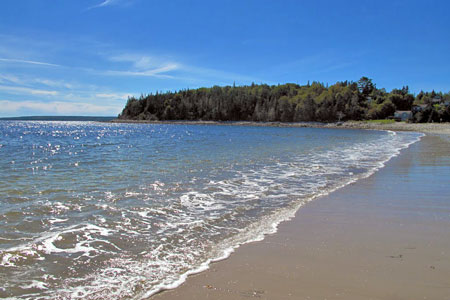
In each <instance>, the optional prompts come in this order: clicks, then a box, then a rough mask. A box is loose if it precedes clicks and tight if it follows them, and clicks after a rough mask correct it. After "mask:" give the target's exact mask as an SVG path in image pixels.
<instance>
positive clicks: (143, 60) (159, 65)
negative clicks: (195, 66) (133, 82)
mask: <svg viewBox="0 0 450 300" xmlns="http://www.w3.org/2000/svg"><path fill="white" fill-rule="evenodd" d="M108 60H110V61H112V62H116V63H126V64H128V65H129V68H128V70H108V71H104V72H102V74H103V75H117V76H147V77H161V78H173V76H170V75H167V74H162V73H167V72H170V71H175V70H178V69H179V68H180V65H179V64H178V63H175V62H170V61H166V60H164V59H162V58H160V57H156V56H148V55H138V54H129V53H126V54H120V55H115V56H110V57H108Z"/></svg>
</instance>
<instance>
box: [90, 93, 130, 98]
mask: <svg viewBox="0 0 450 300" xmlns="http://www.w3.org/2000/svg"><path fill="white" fill-rule="evenodd" d="M131 96H132V95H131V94H129V93H97V94H95V97H97V98H104V99H128V97H131Z"/></svg>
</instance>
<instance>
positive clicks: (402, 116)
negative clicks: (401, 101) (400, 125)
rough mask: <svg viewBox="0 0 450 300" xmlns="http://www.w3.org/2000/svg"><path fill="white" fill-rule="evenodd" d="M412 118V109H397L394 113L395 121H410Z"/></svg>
mask: <svg viewBox="0 0 450 300" xmlns="http://www.w3.org/2000/svg"><path fill="white" fill-rule="evenodd" d="M411 119H412V112H411V111H410V110H397V111H396V112H395V113H394V120H395V121H409V120H411Z"/></svg>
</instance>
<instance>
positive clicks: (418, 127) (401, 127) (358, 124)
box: [108, 119, 450, 135]
mask: <svg viewBox="0 0 450 300" xmlns="http://www.w3.org/2000/svg"><path fill="white" fill-rule="evenodd" d="M108 122H109V123H132V124H178V125H230V126H262V127H304V128H338V129H370V130H392V131H416V132H422V133H430V134H445V135H450V123H404V122H395V123H376V122H364V121H347V122H340V123H320V122H298V123H283V122H249V121H148V120H144V121H139V120H121V119H114V120H111V121H108Z"/></svg>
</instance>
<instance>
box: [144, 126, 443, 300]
mask: <svg viewBox="0 0 450 300" xmlns="http://www.w3.org/2000/svg"><path fill="white" fill-rule="evenodd" d="M339 128H342V127H339ZM358 129H361V128H358ZM363 129H372V128H363ZM381 130H391V129H381ZM428 133H430V132H428ZM431 133H442V132H436V131H434V132H431ZM422 139H423V140H421V141H419V142H417V143H415V144H413V145H411V146H410V148H411V147H413V148H414V149H410V148H407V149H404V150H402V153H401V154H400V155H398V156H396V157H394V158H392V159H391V160H389V161H388V162H387V164H386V166H385V167H384V168H382V169H380V170H379V171H378V172H376V173H375V174H373V175H372V176H369V177H368V178H363V179H361V180H358V181H357V182H356V183H353V184H350V185H348V186H345V187H343V188H342V189H339V190H337V191H334V192H332V193H331V194H329V195H326V196H322V197H319V198H320V199H317V200H316V201H312V202H310V203H307V204H306V205H305V206H304V207H302V208H300V209H299V210H298V211H297V213H296V214H295V217H294V218H293V219H291V220H289V221H287V222H283V223H281V224H280V226H279V230H278V231H277V233H275V234H273V235H267V236H266V237H265V238H264V240H263V241H260V242H252V243H249V244H244V245H241V246H240V247H239V249H237V250H236V252H235V253H234V254H233V255H232V256H231V257H229V258H228V259H226V260H224V261H219V262H215V263H212V264H211V265H210V268H209V270H206V271H204V272H201V273H199V274H196V275H192V276H189V277H188V278H187V281H186V282H185V283H183V284H182V285H181V286H179V287H177V288H175V289H173V290H167V291H163V292H161V293H158V294H156V295H154V296H152V298H151V299H163V300H164V299H168V300H170V299H180V298H185V299H209V298H210V297H213V298H215V299H242V298H247V297H257V298H262V299H290V298H291V296H295V295H296V296H303V297H305V298H302V299H308V298H306V296H308V297H309V296H313V298H314V297H319V296H320V297H330V299H366V298H367V299H372V297H374V298H377V299H378V297H375V294H377V293H386V292H388V291H389V290H390V289H398V288H399V283H398V280H397V279H398V278H391V280H393V281H394V283H391V284H390V285H389V284H387V283H386V282H384V281H383V280H384V279H383V278H384V277H385V276H386V274H384V273H385V272H386V270H390V268H391V267H392V266H390V265H389V264H387V265H386V261H385V258H386V257H388V258H391V260H390V261H389V260H388V262H391V261H393V260H394V261H396V260H400V261H404V260H406V255H405V257H404V254H392V255H387V256H382V257H373V256H371V255H369V256H368V257H369V258H370V260H371V261H372V262H373V265H371V267H372V268H374V269H377V266H378V265H383V268H384V269H383V270H382V271H383V272H382V275H383V276H380V274H376V276H375V277H374V278H372V279H374V280H375V284H374V285H375V289H372V291H370V289H369V291H368V290H367V289H362V290H361V291H360V287H358V286H353V287H352V288H347V289H344V290H342V291H340V292H339V295H342V296H344V295H345V297H343V298H341V297H333V294H332V293H334V292H335V288H333V289H331V290H330V288H329V287H328V289H327V288H323V286H325V287H327V286H328V285H329V284H328V283H327V282H329V281H330V280H335V281H343V283H342V284H343V286H346V287H347V286H352V281H350V280H340V279H339V276H340V275H341V272H342V271H344V272H346V271H347V270H345V268H347V265H351V268H350V269H353V271H355V270H354V269H355V268H356V269H358V266H352V264H353V262H352V261H353V260H355V258H356V260H358V261H359V262H360V263H361V262H363V261H364V260H365V259H367V258H366V257H367V255H366V254H365V253H363V252H362V251H360V250H361V248H366V249H364V250H365V251H369V252H370V251H372V250H371V249H368V248H367V245H371V246H372V247H379V245H378V244H379V243H381V244H383V246H384V247H381V248H380V247H379V248H380V249H378V251H383V249H382V248H392V245H396V243H397V240H401V239H402V235H403V234H404V232H402V234H401V235H400V234H399V232H396V231H395V230H398V229H399V228H395V230H392V228H390V227H389V226H388V225H389V222H394V223H395V222H397V221H396V220H395V218H393V219H392V218H390V219H389V220H388V221H389V222H385V221H386V220H384V219H385V215H389V214H390V213H391V212H389V211H386V210H384V209H382V210H381V211H380V212H378V213H376V214H375V217H374V216H373V215H371V213H370V211H371V210H367V209H363V210H360V209H358V210H357V211H356V215H357V216H356V217H355V213H354V212H351V211H352V210H354V208H353V207H349V206H348V205H349V204H346V203H343V200H345V199H347V197H349V198H350V199H358V198H360V197H362V196H363V197H364V194H365V192H366V189H367V186H369V188H371V190H372V191H374V190H375V191H377V190H382V191H381V193H382V194H383V185H382V186H381V188H380V187H378V189H377V188H373V185H374V183H373V181H374V180H375V181H377V180H383V177H389V178H390V177H392V173H393V171H394V172H395V168H398V167H399V161H404V160H408V159H409V160H410V159H411V156H412V155H413V156H416V157H422V155H423V154H424V152H427V153H433V154H435V153H434V152H435V151H436V149H434V148H435V147H440V151H441V152H442V151H444V154H443V156H444V157H448V153H446V152H445V150H446V148H445V147H448V145H449V144H448V142H449V141H448V140H447V141H446V140H445V138H444V139H441V138H440V137H439V136H434V134H432V135H431V136H425V137H423V138H422ZM418 144H419V145H418ZM430 145H431V147H430ZM436 145H438V146H436ZM424 147H425V148H426V149H425V151H424V150H423V149H419V150H420V151H417V148H424ZM442 147H444V148H442ZM404 152H405V153H404ZM400 167H401V163H400ZM403 167H404V166H403ZM448 169H449V166H447V169H446V170H448ZM406 174H408V172H406ZM431 176H432V174H431ZM391 179H392V182H384V185H386V184H390V185H391V188H390V189H392V188H397V187H398V185H399V184H400V183H401V182H396V180H397V181H398V179H397V178H396V177H393V178H391ZM384 180H386V179H384ZM390 189H389V188H388V190H390ZM355 190H356V193H355ZM447 190H448V189H447ZM411 193H414V190H413V191H411V190H408V191H407V195H406V197H410V196H411V197H412V198H414V195H411ZM342 195H344V196H342ZM383 195H384V196H385V198H388V197H386V196H387V195H386V192H384V194H383ZM394 196H395V195H394ZM399 197H400V198H402V197H405V195H399ZM369 198H370V195H369ZM394 198H395V197H394ZM336 199H338V200H339V201H340V202H339V203H336ZM383 199H384V198H383ZM416 200H418V199H416ZM352 202H355V203H353V204H356V207H359V206H361V203H358V201H357V200H352ZM359 202H361V201H359ZM341 205H343V207H341ZM333 210H338V211H339V212H340V213H341V214H343V215H344V216H345V218H343V219H342V215H339V214H338V215H337V216H336V215H335V214H334V213H333V212H332V211H333ZM347 210H348V211H347ZM323 211H325V212H323ZM349 211H350V212H349ZM358 214H359V215H364V218H361V217H360V216H359V215H358ZM366 218H369V219H372V220H370V221H369V222H368V224H364V223H365V222H366V221H367V220H366ZM347 219H349V220H350V221H348V220H347ZM380 220H381V221H382V222H381V225H380V222H379V221H380ZM383 221H384V222H383ZM401 221H402V222H403V223H402V224H400V225H401V226H400V227H403V225H410V226H412V227H414V228H415V231H414V230H406V234H407V235H408V236H411V235H413V236H414V235H415V234H416V233H417V230H418V231H419V233H423V230H424V229H423V228H421V227H420V226H417V224H415V223H416V220H414V219H412V218H406V219H405V218H402V220H401ZM428 221H429V220H427V222H428ZM340 222H344V225H345V223H347V222H349V223H350V225H349V226H347V227H346V230H344V231H342V230H341V231H339V230H337V229H342V228H329V225H334V224H336V223H338V224H339V223H340ZM448 223H450V222H448ZM383 224H384V225H383ZM386 224H387V225H386ZM311 225H314V226H311ZM438 225H439V226H440V225H442V224H441V223H439V224H438ZM444 225H445V224H444ZM344 227H345V226H344ZM371 227H382V230H380V231H379V232H378V234H379V239H378V240H377V239H375V240H372V239H370V240H367V241H365V243H361V241H359V239H362V240H365V239H366V238H367V236H366V233H367V231H370V230H371ZM397 227H398V226H397ZM433 227H436V226H433ZM443 228H446V227H445V226H443ZM447 228H450V227H447ZM299 229H302V231H300V232H299ZM336 230H337V231H336ZM361 230H363V231H362V232H361ZM347 232H353V233H354V235H352V234H348V233H347ZM449 232H450V231H449V230H442V229H441V235H438V236H435V237H434V238H435V239H439V238H440V239H442V238H444V239H445V237H446V236H447V237H450V234H449ZM330 233H331V234H330ZM317 234H318V235H319V236H322V237H325V238H323V239H322V240H320V239H319V240H316V239H315V236H316V235H317ZM340 235H345V238H346V239H347V241H348V242H350V243H351V244H352V245H353V246H352V247H354V248H355V249H359V251H354V252H353V253H352V257H348V256H346V255H342V253H344V254H345V252H346V249H345V247H346V245H339V242H340V241H339V239H336V236H340ZM355 236H356V239H355ZM426 238H427V235H426V234H421V235H420V239H421V240H424V239H425V240H426ZM305 241H307V242H308V241H309V242H311V241H314V243H313V244H312V245H308V243H307V244H306V246H305V244H304V242H305ZM447 241H449V243H446V244H445V245H444V246H443V247H434V248H433V250H436V251H437V252H439V251H441V252H442V250H444V252H445V251H447V250H450V239H447ZM324 243H325V244H333V245H334V246H332V247H329V248H330V249H329V250H330V251H328V252H326V253H317V254H316V253H315V252H316V251H312V252H311V250H312V249H314V248H316V249H320V248H321V247H322V246H323V245H324ZM336 244H338V245H339V247H337V246H336ZM268 245H269V246H268ZM408 247H409V246H408ZM408 247H406V248H408ZM416 247H417V246H414V248H416ZM421 247H424V248H426V247H425V242H423V243H422V244H421ZM369 248H370V247H369ZM410 250H411V249H410ZM402 251H403V252H405V251H406V252H408V251H407V249H406V250H405V249H403V250H402ZM436 251H435V252H436ZM297 252H298V254H297ZM319 252H320V251H319ZM336 253H337V254H338V255H337V256H338V258H335V257H334V256H335V255H336ZM302 254H303V255H302ZM369 254H370V253H369ZM305 255H306V257H305ZM311 257H313V258H314V259H313V260H312V261H310V262H308V260H309V258H311ZM306 258H308V259H306ZM422 258H423V257H422ZM422 258H419V259H418V261H419V262H423V259H422ZM416 259H417V258H416ZM421 259H422V260H421ZM441 259H442V258H441ZM293 261H294V264H293ZM322 261H327V262H328V263H326V264H324V263H323V262H322ZM344 262H345V263H344ZM334 264H337V265H340V266H341V267H342V270H341V272H339V273H336V271H337V270H330V266H333V265H334ZM412 264H413V265H414V267H417V263H415V262H414V263H412ZM293 265H294V266H295V268H292V267H293ZM305 265H308V271H312V270H314V268H315V267H318V268H319V269H320V270H321V271H320V272H319V273H320V274H321V275H320V276H312V277H314V278H312V279H311V278H310V277H311V274H309V273H308V272H305V270H302V269H301V268H305ZM369 269H370V268H369ZM406 270H408V268H406ZM425 270H426V271H430V270H432V271H435V270H436V266H434V265H430V266H429V269H428V270H427V269H425ZM391 271H392V270H391ZM410 271H411V270H408V271H407V272H406V271H405V272H404V271H402V272H400V275H401V276H399V278H401V277H408V276H410V274H409V272H410ZM440 271H441V272H442V271H443V272H444V275H443V274H442V273H440V275H439V276H443V278H445V274H448V273H449V272H450V265H449V264H445V263H444V267H443V268H440ZM375 273H376V272H375ZM435 273H438V272H435ZM330 275H332V276H331V278H330ZM361 275H364V274H361ZM426 276H429V274H426ZM289 277H293V278H297V279H298V278H301V279H302V280H304V281H305V282H309V284H308V285H306V286H304V285H301V284H300V286H301V287H302V288H301V289H299V283H301V282H297V281H292V280H290V278H289ZM322 277H323V278H322ZM344 277H345V276H344ZM280 278H283V280H281V281H280V280H279V279H280ZM418 278H419V281H420V280H424V278H422V277H420V276H419V277H418ZM313 279H314V280H313ZM343 279H345V278H343ZM347 279H348V278H347ZM286 280H287V281H286ZM396 280H397V281H396ZM414 280H416V281H417V280H418V279H417V278H411V281H414ZM436 280H437V279H436ZM381 283H382V284H381ZM406 283H408V281H407V282H406ZM414 283H416V282H414ZM439 284H442V283H439ZM386 285H387V286H388V287H389V288H388V289H387V290H386V289H385V290H383V287H382V286H386ZM355 290H357V293H355ZM412 290H413V291H415V292H416V293H417V290H415V289H412ZM443 290H444V289H441V290H440V291H441V292H442V291H443ZM419 291H424V290H423V288H422V289H420V290H419ZM285 292H287V294H286V293H285ZM403 292H407V293H406V294H405V295H409V296H410V295H412V294H409V292H408V291H402V290H401V289H400V290H396V293H400V294H401V293H403ZM330 293H331V294H330ZM361 293H363V295H364V297H359V296H361ZM422 294H423V293H422ZM422 294H421V295H422ZM314 295H315V296H314ZM337 295H338V293H337V294H335V296H337ZM358 295H359V296H358ZM380 295H381V294H380ZM405 295H404V296H405ZM424 295H425V296H430V295H435V296H436V295H439V296H440V295H441V294H439V292H437V294H436V292H435V293H432V292H431V290H429V289H426V290H425V294H424ZM288 296H289V297H288ZM380 298H382V299H383V297H380ZM389 298H390V297H387V299H389ZM400 298H401V297H400ZM405 299H406V298H405ZM430 299H441V298H439V297H436V298H434V297H430Z"/></svg>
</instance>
